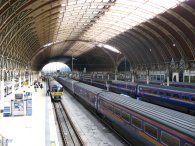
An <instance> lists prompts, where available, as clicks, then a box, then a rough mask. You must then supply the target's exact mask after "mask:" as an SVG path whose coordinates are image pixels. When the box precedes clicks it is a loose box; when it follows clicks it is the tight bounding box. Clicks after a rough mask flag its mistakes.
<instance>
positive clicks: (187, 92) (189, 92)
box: [137, 85, 195, 114]
mask: <svg viewBox="0 0 195 146" xmlns="http://www.w3.org/2000/svg"><path fill="white" fill-rule="evenodd" d="M137 96H139V97H141V99H142V100H145V101H147V102H151V103H155V104H158V105H162V106H165V107H169V108H172V109H175V110H178V111H181V112H185V113H190V114H195V90H193V89H183V88H177V87H167V86H159V85H138V87H137Z"/></svg>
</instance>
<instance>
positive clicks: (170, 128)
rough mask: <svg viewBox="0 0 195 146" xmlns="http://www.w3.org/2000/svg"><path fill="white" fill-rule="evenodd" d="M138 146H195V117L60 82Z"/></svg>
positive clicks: (103, 91) (97, 89) (71, 83)
mask: <svg viewBox="0 0 195 146" xmlns="http://www.w3.org/2000/svg"><path fill="white" fill-rule="evenodd" d="M58 81H59V82H60V83H61V84H62V85H63V86H65V87H67V88H68V89H69V90H70V91H71V92H72V93H73V94H75V95H76V96H77V98H78V99H80V100H82V101H83V102H84V103H86V104H87V105H88V106H90V107H91V108H92V109H94V110H96V112H97V113H99V114H100V115H101V116H102V117H103V118H106V119H107V120H109V121H110V122H111V123H110V124H111V125H112V126H113V127H114V128H115V129H116V130H117V131H118V132H120V133H121V134H122V135H123V136H125V137H126V138H127V139H128V140H129V141H130V142H131V143H133V145H136V146H194V145H195V117H194V116H191V115H187V114H184V113H180V112H177V111H174V110H171V109H166V108H164V107H160V106H157V105H153V104H150V103H146V102H142V101H138V100H136V99H134V98H129V97H126V96H122V95H119V94H116V93H113V92H108V91H106V90H103V89H100V88H97V87H93V86H90V85H87V84H84V83H81V82H78V81H73V80H71V79H65V78H58Z"/></svg>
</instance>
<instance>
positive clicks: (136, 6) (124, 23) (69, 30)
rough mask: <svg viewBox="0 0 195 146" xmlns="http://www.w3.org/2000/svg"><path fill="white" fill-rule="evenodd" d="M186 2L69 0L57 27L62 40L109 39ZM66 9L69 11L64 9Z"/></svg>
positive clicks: (180, 0)
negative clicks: (76, 38) (78, 38)
mask: <svg viewBox="0 0 195 146" xmlns="http://www.w3.org/2000/svg"><path fill="white" fill-rule="evenodd" d="M183 1H185V0H161V1H160V2H159V0H117V1H115V2H113V3H111V2H110V1H109V0H69V1H68V5H66V6H64V7H61V9H60V10H59V12H60V11H61V10H62V9H63V13H61V15H59V16H60V17H61V18H62V19H60V20H59V21H58V20H57V21H58V22H59V25H56V26H55V27H56V28H57V29H56V31H54V32H55V33H56V34H58V36H56V38H58V39H61V38H63V33H64V37H68V38H67V39H70V38H72V37H75V36H79V33H80V34H82V38H84V39H86V38H87V39H94V38H95V39H96V40H102V39H103V38H105V40H104V41H106V39H109V38H111V37H113V36H116V35H118V34H120V33H121V32H124V31H126V30H128V29H131V28H132V27H134V26H137V25H139V24H140V23H142V22H145V21H147V20H148V19H152V18H154V17H155V16H156V15H158V14H160V13H163V12H165V11H166V10H167V9H169V8H174V7H175V6H177V5H178V4H180V2H183ZM65 7H66V9H65ZM83 32H84V33H83Z"/></svg>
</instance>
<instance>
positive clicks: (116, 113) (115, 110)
mask: <svg viewBox="0 0 195 146" xmlns="http://www.w3.org/2000/svg"><path fill="white" fill-rule="evenodd" d="M114 113H115V115H117V116H120V114H121V111H120V110H118V109H116V108H115V109H114Z"/></svg>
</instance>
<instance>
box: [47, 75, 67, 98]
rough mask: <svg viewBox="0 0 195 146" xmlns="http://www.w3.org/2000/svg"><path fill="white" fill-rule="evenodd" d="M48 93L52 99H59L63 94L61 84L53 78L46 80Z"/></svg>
mask: <svg viewBox="0 0 195 146" xmlns="http://www.w3.org/2000/svg"><path fill="white" fill-rule="evenodd" d="M48 87H49V94H50V97H51V100H52V101H60V100H61V96H62V95H63V93H64V92H63V86H62V85H61V84H60V83H58V82H57V81H56V80H54V79H53V78H50V79H49V80H48Z"/></svg>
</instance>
